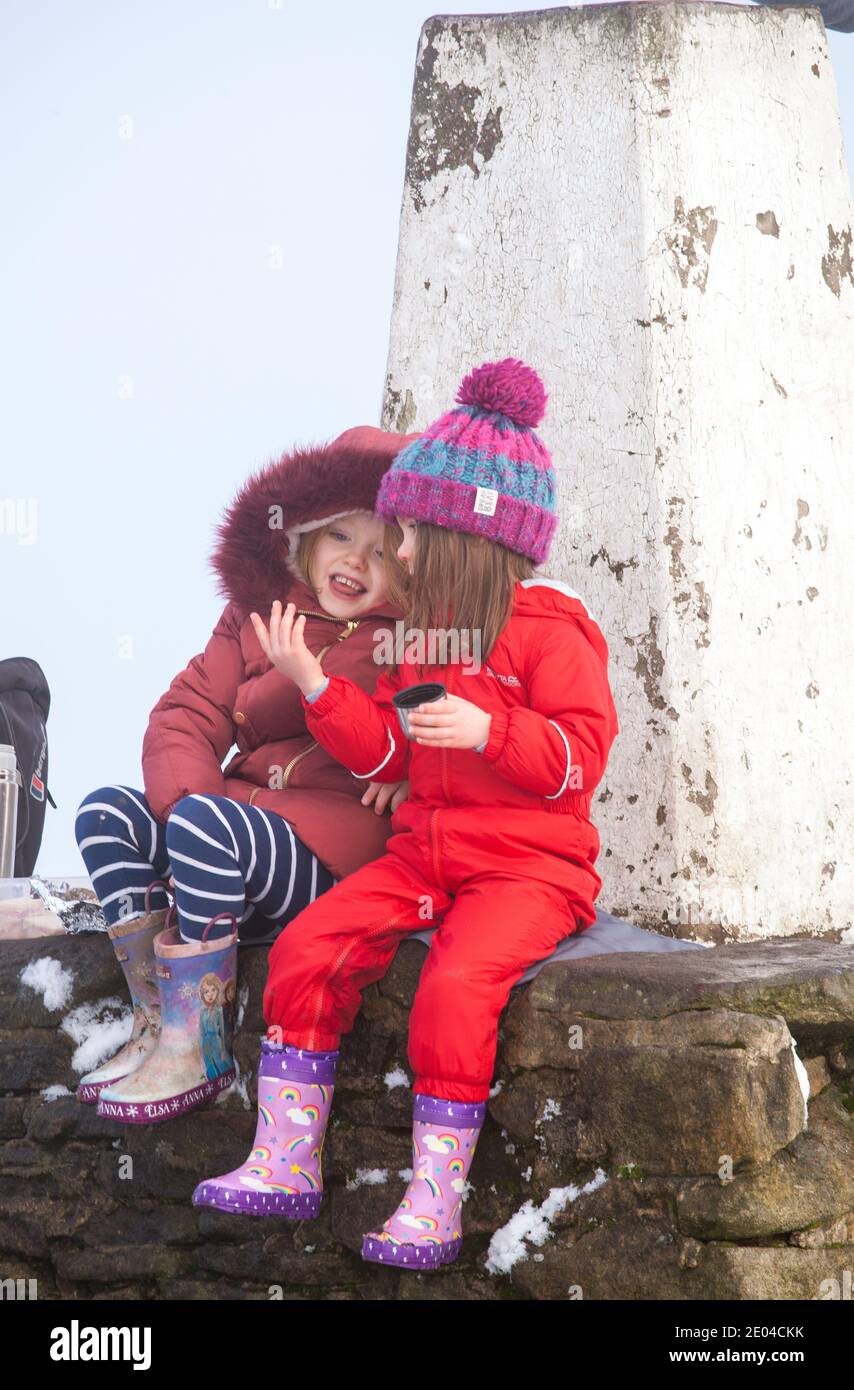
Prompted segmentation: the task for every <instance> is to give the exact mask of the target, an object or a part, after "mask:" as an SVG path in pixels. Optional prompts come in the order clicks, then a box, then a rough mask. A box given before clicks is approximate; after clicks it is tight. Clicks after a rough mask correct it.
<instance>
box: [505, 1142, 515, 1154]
mask: <svg viewBox="0 0 854 1390" xmlns="http://www.w3.org/2000/svg"><path fill="white" fill-rule="evenodd" d="M504 1152H505V1153H506V1154H514V1153H515V1152H516V1145H515V1144H505V1145H504Z"/></svg>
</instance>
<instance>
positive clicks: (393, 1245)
mask: <svg viewBox="0 0 854 1390" xmlns="http://www.w3.org/2000/svg"><path fill="white" fill-rule="evenodd" d="M485 1115H486V1102H485V1101H478V1102H476V1103H473V1102H464V1101H456V1100H441V1099H439V1098H437V1097H435V1096H421V1095H417V1096H416V1097H415V1108H414V1112H413V1124H412V1179H411V1181H410V1183H409V1186H408V1187H407V1189H406V1193H405V1195H404V1197H403V1200H402V1201H401V1203H400V1206H399V1207H398V1209H397V1211H396V1212H395V1213H394V1215H393V1216H390V1217H389V1219H388V1220H387V1221H385V1222H384V1223H383V1227H382V1230H381V1231H369V1232H368V1234H367V1235H366V1236H365V1239H364V1241H363V1242H362V1259H363V1260H369V1261H371V1262H372V1263H374V1264H385V1265H395V1266H396V1267H399V1268H406V1269H415V1270H422V1269H439V1268H440V1267H441V1266H442V1265H447V1264H452V1263H453V1261H454V1260H455V1259H456V1258H457V1256H458V1255H459V1253H460V1246H461V1245H462V1215H461V1213H462V1202H463V1194H464V1192H465V1186H466V1180H467V1178H468V1172H469V1168H470V1167H471V1161H472V1159H473V1157H474V1151H475V1149H476V1147H477V1141H478V1138H479V1136H480V1131H481V1127H482V1125H483V1121H484V1117H485Z"/></svg>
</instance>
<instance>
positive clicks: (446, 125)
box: [383, 3, 854, 938]
mask: <svg viewBox="0 0 854 1390" xmlns="http://www.w3.org/2000/svg"><path fill="white" fill-rule="evenodd" d="M852 226H854V213H852V202H851V188H850V183H849V178H848V174H847V171H846V169H845V165H844V162H843V153H842V142H841V132H840V125H839V117H838V110H837V99H836V90H835V84H834V76H833V71H832V68H831V64H830V60H829V57H828V52H827V45H826V39H825V34H824V30H823V27H822V24H821V20H820V17H819V15H818V12H817V10H815V9H803V8H796V7H793V8H791V9H786V10H766V9H759V8H754V7H744V8H742V7H735V6H730V5H714V4H690V5H684V4H679V3H675V4H671V3H662V4H644V5H626V6H622V5H618V6H601V7H587V8H581V9H565V10H551V11H542V12H532V13H523V14H514V15H509V16H482V17H475V16H456V17H452V16H445V17H443V16H438V17H434V18H432V19H430V20H428V21H427V23H426V24H425V26H424V28H423V31H422V34H421V40H420V45H419V53H418V59H417V65H416V73H415V83H414V89H413V103H412V121H411V131H410V141H409V150H408V158H407V166H406V178H405V186H404V194H403V207H402V215H401V227H400V243H399V252H398V264H397V277H396V285H395V296H394V310H393V317H392V325H391V338H390V350H389V365H388V378H387V384H386V391H385V402H384V411H383V421H384V423H385V424H386V425H387V426H389V427H392V428H395V429H413V428H418V427H419V426H423V425H426V424H427V423H428V422H429V421H430V420H431V419H433V418H434V417H435V416H436V415H437V414H438V413H439V412H440V411H442V410H444V409H446V408H447V407H448V405H449V403H451V402H452V401H453V397H454V393H455V389H456V386H457V383H458V381H459V379H460V377H461V375H462V373H463V372H464V371H465V370H468V369H469V368H470V367H471V366H472V365H473V364H474V363H476V362H478V361H481V360H483V359H485V358H489V357H496V356H504V355H507V354H514V355H519V356H522V357H524V358H525V359H527V360H528V361H530V362H531V363H533V364H534V365H535V366H536V367H537V368H539V369H540V371H541V372H542V374H543V377H544V379H545V380H546V383H547V386H548V388H549V389H550V392H551V400H550V404H549V408H548V413H547V415H546V420H545V422H544V425H543V429H542V432H543V435H544V437H545V439H546V440H547V441H548V443H549V444H550V446H551V447H552V449H553V453H554V457H555V461H556V465H557V467H558V470H559V475H560V488H561V495H562V502H561V508H562V517H561V526H560V529H559V532H558V535H557V538H556V542H555V546H554V549H553V551H552V555H551V558H550V561H549V564H548V565H547V566H546V567H545V568H546V570H547V571H548V572H550V573H552V574H555V575H559V576H561V577H563V578H565V579H567V580H568V581H569V582H570V583H572V584H573V585H574V587H575V588H577V589H578V590H579V591H580V592H581V593H582V594H584V595H585V596H586V598H587V599H588V602H589V606H590V608H591V611H592V612H593V613H594V614H595V615H596V616H597V617H598V618H599V619H600V621H601V622H602V624H603V626H604V629H605V633H606V636H607V638H608V641H609V645H610V649H611V655H612V663H613V683H614V688H615V698H616V702H617V707H618V712H619V715H620V720H621V735H620V737H619V739H618V741H617V743H616V744H615V746H614V750H613V752H612V755H611V763H610V767H609V769H608V772H607V775H606V777H605V779H604V781H603V782H602V784H601V786H600V788H599V791H598V794H597V797H596V798H594V811H595V815H596V821H597V824H598V826H599V829H600V832H601V835H602V842H603V848H602V854H601V858H600V862H599V868H600V870H601V872H602V874H603V878H604V881H605V887H604V889H603V893H602V902H603V904H604V905H605V906H607V907H608V909H609V910H610V911H613V912H615V913H617V914H619V915H622V916H626V917H628V918H629V919H630V920H632V921H636V922H640V923H643V924H648V925H656V924H660V923H661V922H662V921H669V922H675V923H676V924H684V926H685V928H686V931H688V932H692V933H694V934H696V935H702V934H703V932H704V930H706V931H707V933H708V934H709V935H713V934H714V931H715V930H716V929H719V928H720V927H721V926H722V927H723V931H724V933H725V934H729V935H735V936H741V937H742V938H744V937H748V936H750V937H759V938H761V937H764V936H773V935H778V936H779V935H791V934H795V933H797V932H799V931H807V932H811V933H815V934H818V933H822V932H825V933H831V932H836V931H839V930H841V929H844V928H845V927H847V926H849V925H850V924H851V922H852V916H854V914H852V904H854V861H852V858H851V856H850V855H849V854H848V853H847V849H848V846H849V845H850V844H851V843H852V837H854V779H852V760H851V757H850V755H849V753H848V751H847V750H848V747H849V743H850V738H849V731H850V701H849V691H848V682H847V678H846V673H847V671H848V670H850V669H851V668H852V664H854V627H852V625H851V623H850V622H849V620H848V606H849V605H848V594H849V591H850V582H849V577H848V566H849V556H848V538H849V536H850V535H851V533H852V529H854V493H852V489H851V487H850V485H849V480H848V479H849V469H850V459H851V456H852V452H854V374H852V372H851V362H852V361H854V260H853V259H852V256H854V251H852Z"/></svg>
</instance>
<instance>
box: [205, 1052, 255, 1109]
mask: <svg viewBox="0 0 854 1390" xmlns="http://www.w3.org/2000/svg"><path fill="white" fill-rule="evenodd" d="M232 1060H233V1062H234V1080H233V1081H232V1083H231V1085H230V1086H226V1087H225V1089H224V1090H222V1091H220V1093H219V1095H218V1096H215V1097H214V1105H221V1104H222V1103H223V1102H224V1101H225V1100H226V1099H227V1098H228V1097H230V1096H234V1095H238V1096H240V1099H241V1100H242V1102H243V1109H244V1110H251V1109H252V1102H251V1100H250V1099H249V1088H248V1085H247V1077H245V1076H244V1075H243V1072H242V1071H241V1070H240V1063H239V1062H238V1060H237V1058H236V1057H235V1056H234V1055H233V1054H232Z"/></svg>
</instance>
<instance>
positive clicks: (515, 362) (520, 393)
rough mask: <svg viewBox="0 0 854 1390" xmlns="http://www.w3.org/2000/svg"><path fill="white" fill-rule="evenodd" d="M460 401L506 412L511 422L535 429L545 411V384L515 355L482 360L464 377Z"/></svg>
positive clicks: (480, 407) (459, 392)
mask: <svg viewBox="0 0 854 1390" xmlns="http://www.w3.org/2000/svg"><path fill="white" fill-rule="evenodd" d="M457 400H458V401H459V403H460V405H473V406H475V407H476V408H477V409H479V410H490V411H493V412H495V413H496V414H500V415H506V416H507V418H508V420H512V421H513V423H514V425H530V427H531V428H532V429H536V427H537V425H538V424H539V423H540V421H541V420H542V418H543V416H544V414H545V411H546V401H547V400H548V396H547V395H546V390H545V387H544V386H543V383H542V381H541V380H540V378H539V377H538V376H537V373H536V372H535V371H534V369H533V367H529V366H527V364H526V363H525V362H522V361H520V360H519V358H517V357H505V358H503V359H502V361H500V362H484V363H483V365H482V366H481V367H475V369H474V371H473V372H469V374H468V376H466V377H464V378H463V380H462V384H461V385H460V389H459V391H458V392H457Z"/></svg>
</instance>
